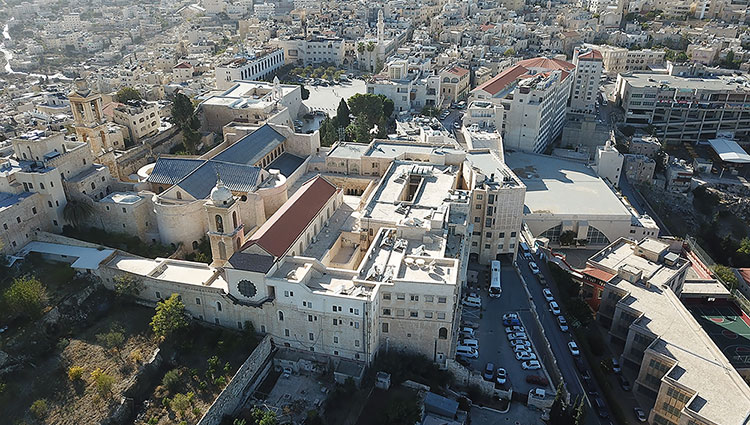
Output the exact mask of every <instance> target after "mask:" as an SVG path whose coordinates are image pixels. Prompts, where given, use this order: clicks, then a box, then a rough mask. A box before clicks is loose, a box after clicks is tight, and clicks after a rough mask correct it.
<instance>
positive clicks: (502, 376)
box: [495, 367, 508, 385]
mask: <svg viewBox="0 0 750 425" xmlns="http://www.w3.org/2000/svg"><path fill="white" fill-rule="evenodd" d="M495 375H496V378H495V382H497V383H498V384H500V385H503V384H504V383H505V381H506V380H507V379H508V374H507V373H506V372H505V369H503V368H501V367H499V368H497V373H496V374H495Z"/></svg>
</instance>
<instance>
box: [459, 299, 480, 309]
mask: <svg viewBox="0 0 750 425" xmlns="http://www.w3.org/2000/svg"><path fill="white" fill-rule="evenodd" d="M463 304H464V305H465V306H466V307H474V308H481V307H482V299H481V298H479V297H466V298H464V301H463Z"/></svg>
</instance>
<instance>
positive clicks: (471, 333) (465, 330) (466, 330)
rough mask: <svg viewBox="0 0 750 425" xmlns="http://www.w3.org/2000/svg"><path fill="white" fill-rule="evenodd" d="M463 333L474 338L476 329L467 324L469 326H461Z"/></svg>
mask: <svg viewBox="0 0 750 425" xmlns="http://www.w3.org/2000/svg"><path fill="white" fill-rule="evenodd" d="M461 333H462V334H463V335H466V336H468V337H469V338H474V335H475V334H474V329H473V328H470V327H468V326H467V327H464V328H461Z"/></svg>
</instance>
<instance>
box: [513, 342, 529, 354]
mask: <svg viewBox="0 0 750 425" xmlns="http://www.w3.org/2000/svg"><path fill="white" fill-rule="evenodd" d="M529 350H531V347H529V346H528V345H523V344H517V345H514V346H513V352H514V353H518V352H521V351H529Z"/></svg>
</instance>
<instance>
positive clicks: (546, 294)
mask: <svg viewBox="0 0 750 425" xmlns="http://www.w3.org/2000/svg"><path fill="white" fill-rule="evenodd" d="M542 294H544V299H545V300H547V302H550V301H554V300H555V297H553V296H552V291H550V290H549V289H547V288H544V289H543V290H542Z"/></svg>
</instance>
